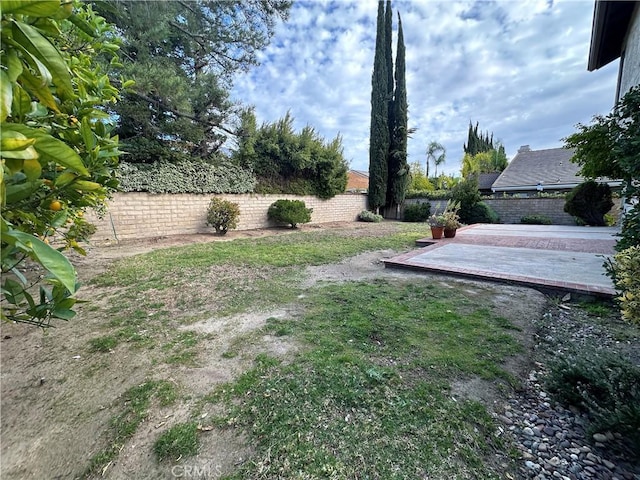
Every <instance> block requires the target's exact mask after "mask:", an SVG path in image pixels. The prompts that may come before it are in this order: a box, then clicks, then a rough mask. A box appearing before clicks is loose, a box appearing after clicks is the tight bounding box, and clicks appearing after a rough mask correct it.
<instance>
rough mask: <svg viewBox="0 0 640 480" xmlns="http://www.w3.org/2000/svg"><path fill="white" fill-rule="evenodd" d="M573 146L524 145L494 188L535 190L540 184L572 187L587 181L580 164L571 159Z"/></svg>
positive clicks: (500, 189)
mask: <svg viewBox="0 0 640 480" xmlns="http://www.w3.org/2000/svg"><path fill="white" fill-rule="evenodd" d="M573 154H574V150H573V149H567V148H549V149H546V150H531V148H530V147H529V145H523V146H522V147H520V148H519V149H518V153H517V154H516V156H515V157H513V160H511V162H509V165H508V166H507V168H506V169H505V170H504V171H503V172H502V173H501V174H500V176H499V177H498V179H497V180H496V181H495V182H494V183H493V187H492V188H493V190H494V191H506V190H528V189H532V190H535V189H536V187H537V186H538V184H540V185H542V187H550V188H572V187H573V186H575V185H577V184H579V183H581V182H583V181H584V178H582V177H581V176H579V175H578V169H579V166H578V165H577V164H575V163H572V162H571V157H572V156H573Z"/></svg>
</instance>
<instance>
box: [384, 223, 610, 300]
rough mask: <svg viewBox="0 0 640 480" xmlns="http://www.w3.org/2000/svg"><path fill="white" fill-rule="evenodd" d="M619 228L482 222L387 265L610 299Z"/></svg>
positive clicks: (424, 241)
mask: <svg viewBox="0 0 640 480" xmlns="http://www.w3.org/2000/svg"><path fill="white" fill-rule="evenodd" d="M617 233H618V229H617V228H613V227H577V226H564V225H563V226H560V225H489V224H476V225H471V226H468V227H464V228H461V229H459V230H458V232H457V235H456V236H455V237H454V238H451V239H441V240H433V239H431V238H424V239H420V240H418V241H417V242H416V244H417V245H418V246H419V247H421V248H419V249H418V250H413V251H411V252H408V253H405V254H403V255H399V256H397V257H394V258H391V259H387V260H385V261H384V264H385V267H387V268H406V269H413V270H421V271H426V272H438V273H445V274H451V275H458V276H465V277H471V278H476V279H483V280H493V281H501V282H509V283H514V284H520V285H525V286H530V287H534V288H539V289H543V290H559V291H566V292H573V293H579V294H588V295H596V296H604V297H612V296H613V295H615V289H614V287H613V284H612V282H611V279H610V278H609V277H607V276H606V275H605V269H604V267H603V263H604V261H605V258H607V257H609V256H611V255H613V253H614V245H615V242H616V237H615V235H616V234H617Z"/></svg>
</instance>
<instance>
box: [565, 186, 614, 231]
mask: <svg viewBox="0 0 640 480" xmlns="http://www.w3.org/2000/svg"><path fill="white" fill-rule="evenodd" d="M611 207H613V200H611V188H609V185H607V184H606V183H597V182H595V181H594V180H587V181H586V182H583V183H581V184H580V185H577V186H576V187H574V188H573V190H571V191H570V192H569V193H568V194H567V201H566V203H565V204H564V211H565V212H567V213H568V214H569V215H573V216H574V217H578V218H580V219H581V220H582V221H583V222H585V223H586V224H587V225H591V226H595V227H604V226H605V225H606V224H607V223H606V221H605V219H604V216H605V214H606V213H607V212H608V211H609V210H611Z"/></svg>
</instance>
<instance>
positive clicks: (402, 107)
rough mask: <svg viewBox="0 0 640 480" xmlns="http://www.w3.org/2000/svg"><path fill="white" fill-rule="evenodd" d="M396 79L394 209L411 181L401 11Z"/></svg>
mask: <svg viewBox="0 0 640 480" xmlns="http://www.w3.org/2000/svg"><path fill="white" fill-rule="evenodd" d="M395 80H396V89H395V94H394V100H393V130H392V136H391V148H390V155H389V192H388V200H389V201H388V206H389V207H390V208H392V209H393V208H395V207H396V206H398V205H400V204H401V203H402V202H404V197H405V194H406V191H407V185H408V183H409V165H408V164H407V110H408V105H407V83H406V76H405V48H404V35H403V33H402V19H401V18H400V13H398V48H397V51H396V72H395Z"/></svg>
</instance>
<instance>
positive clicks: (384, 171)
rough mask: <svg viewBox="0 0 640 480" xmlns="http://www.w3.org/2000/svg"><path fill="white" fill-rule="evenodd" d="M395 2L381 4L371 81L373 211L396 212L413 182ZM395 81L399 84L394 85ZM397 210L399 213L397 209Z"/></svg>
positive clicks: (401, 41) (402, 52)
mask: <svg viewBox="0 0 640 480" xmlns="http://www.w3.org/2000/svg"><path fill="white" fill-rule="evenodd" d="M392 18H393V15H392V10H391V2H390V1H389V0H387V2H386V7H385V2H384V1H382V0H380V1H379V2H378V17H377V30H376V48H375V56H374V61H373V74H372V78H371V129H370V135H369V195H368V199H369V208H370V209H371V210H373V211H378V210H379V209H380V208H381V207H386V208H388V209H390V210H394V209H396V207H397V206H398V205H400V204H401V203H402V202H403V201H404V198H405V194H406V190H407V187H408V185H409V181H410V175H409V174H410V168H409V165H408V163H407V136H408V134H409V129H408V127H407V111H408V105H407V86H406V78H405V46H404V35H403V32H402V21H401V19H400V14H398V45H397V49H396V69H395V75H394V72H393V58H392V52H391V44H392V38H391V36H392ZM394 77H395V82H394ZM396 210H397V209H396Z"/></svg>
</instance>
